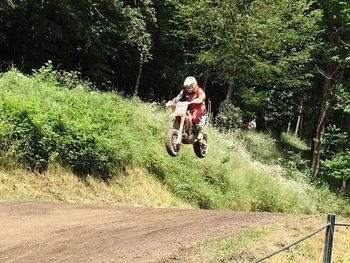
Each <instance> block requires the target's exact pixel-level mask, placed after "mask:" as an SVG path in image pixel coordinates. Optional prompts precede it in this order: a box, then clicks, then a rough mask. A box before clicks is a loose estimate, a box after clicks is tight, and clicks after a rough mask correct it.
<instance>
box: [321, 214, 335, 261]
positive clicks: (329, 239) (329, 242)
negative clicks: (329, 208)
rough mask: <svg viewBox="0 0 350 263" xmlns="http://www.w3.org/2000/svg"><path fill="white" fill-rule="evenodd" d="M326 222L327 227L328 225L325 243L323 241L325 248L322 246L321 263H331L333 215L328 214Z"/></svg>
mask: <svg viewBox="0 0 350 263" xmlns="http://www.w3.org/2000/svg"><path fill="white" fill-rule="evenodd" d="M327 222H328V224H329V225H328V227H327V230H326V241H325V246H324V255H323V263H331V258H332V247H333V235H334V225H335V215H334V214H328V216H327Z"/></svg>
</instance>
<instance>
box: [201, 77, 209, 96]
mask: <svg viewBox="0 0 350 263" xmlns="http://www.w3.org/2000/svg"><path fill="white" fill-rule="evenodd" d="M207 84H208V74H207V73H205V74H204V79H203V83H202V87H201V88H202V90H203V91H204V92H205V90H206V89H207Z"/></svg>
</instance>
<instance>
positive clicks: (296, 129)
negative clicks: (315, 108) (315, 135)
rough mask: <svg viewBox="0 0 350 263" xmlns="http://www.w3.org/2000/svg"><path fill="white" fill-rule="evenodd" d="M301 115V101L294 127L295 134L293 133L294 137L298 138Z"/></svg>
mask: <svg viewBox="0 0 350 263" xmlns="http://www.w3.org/2000/svg"><path fill="white" fill-rule="evenodd" d="M302 114H303V100H301V102H300V106H299V114H298V120H297V125H296V126H295V133H294V135H295V136H298V132H299V126H300V125H301V117H302Z"/></svg>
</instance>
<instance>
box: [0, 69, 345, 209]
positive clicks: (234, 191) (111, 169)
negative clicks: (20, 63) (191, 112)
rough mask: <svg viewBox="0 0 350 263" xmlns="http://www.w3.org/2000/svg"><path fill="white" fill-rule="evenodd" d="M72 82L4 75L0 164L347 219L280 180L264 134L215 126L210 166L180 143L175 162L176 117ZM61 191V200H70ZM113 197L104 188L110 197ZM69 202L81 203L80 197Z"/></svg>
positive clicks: (198, 199)
mask: <svg viewBox="0 0 350 263" xmlns="http://www.w3.org/2000/svg"><path fill="white" fill-rule="evenodd" d="M70 78H73V81H69V82H68V83H69V85H67V80H64V81H62V77H60V74H59V73H58V72H55V71H53V70H52V69H51V70H47V68H43V69H42V70H41V71H39V72H37V73H36V74H35V75H34V76H25V75H22V74H21V73H19V72H18V71H16V70H11V71H9V72H7V73H4V74H2V76H1V78H0V111H1V115H0V123H1V126H0V127H1V128H0V150H1V158H0V164H1V165H2V167H4V169H12V168H11V167H14V166H15V165H14V164H21V166H22V167H24V168H26V169H29V170H30V171H33V172H39V173H44V174H45V173H46V174H49V172H50V169H51V168H52V167H56V166H60V167H63V168H64V169H65V170H67V171H70V172H72V173H74V174H75V175H76V176H77V177H78V178H80V179H81V180H83V182H84V180H85V179H86V178H96V179H98V180H101V182H100V183H99V184H103V183H106V184H107V185H114V184H116V180H117V178H122V177H123V176H126V175H128V174H130V171H134V170H135V169H136V170H138V169H142V170H143V171H144V174H145V176H146V178H147V177H148V176H150V177H152V178H154V180H155V182H158V183H159V184H160V185H163V186H164V189H166V191H168V192H169V193H170V194H171V195H172V196H173V199H174V200H181V202H182V203H185V204H188V205H191V206H192V207H199V208H204V209H234V210H250V211H270V212H287V213H320V212H321V213H326V212H328V211H333V212H336V213H338V214H346V215H349V214H350V211H349V206H348V204H347V203H346V201H345V200H342V199H339V198H337V197H335V196H334V195H333V194H332V193H331V192H330V191H328V190H327V189H321V190H318V189H316V188H315V187H313V186H312V185H310V184H308V183H306V182H305V181H303V180H302V181H298V182H297V181H296V180H287V179H286V178H284V177H283V174H284V173H285V172H284V169H285V168H282V167H281V166H279V165H277V164H276V163H277V162H276V161H275V160H276V159H280V158H282V157H281V156H282V155H281V153H280V152H279V151H278V149H277V147H276V142H275V141H273V140H272V139H270V137H269V136H268V135H267V134H261V133H256V132H248V133H245V132H240V131H236V132H232V133H227V134H222V133H220V132H219V131H218V130H216V129H215V128H213V127H210V126H209V127H207V128H205V132H207V133H208V135H209V140H210V141H209V143H210V146H209V147H210V148H209V155H208V156H207V157H206V158H204V159H198V158H197V157H196V156H195V154H194V152H193V149H192V147H191V145H184V146H183V148H182V150H181V153H180V155H179V156H178V157H176V158H172V157H170V156H169V155H168V154H167V153H166V150H165V146H164V139H165V135H166V132H167V130H168V129H169V128H170V126H171V120H170V118H169V114H170V113H171V110H170V109H166V108H165V107H163V106H162V105H157V104H149V103H142V102H141V101H140V100H139V99H137V98H131V99H125V98H122V97H121V96H120V95H118V94H115V93H112V92H109V93H108V92H106V93H102V92H97V91H94V90H93V89H91V87H89V86H88V85H87V84H86V83H83V82H79V81H78V80H77V79H75V78H74V76H73V77H72V76H70ZM68 80H69V79H68ZM148 178H149V177H148ZM61 183H62V184H64V182H61ZM5 184H6V183H5ZM152 185H155V184H152ZM5 188H6V186H4V189H5ZM88 189H90V190H91V188H88ZM61 191H62V190H60V191H59V195H58V196H62V195H64V194H63V193H62V192H61ZM113 191H115V190H113ZM113 191H112V190H110V191H109V190H108V188H107V189H106V190H105V194H106V196H110V195H112V194H113ZM71 192H74V195H78V194H77V193H76V192H75V191H71ZM78 192H79V191H78ZM14 194H15V192H14ZM0 195H1V193H0ZM68 195H69V194H68ZM2 196H4V195H2ZM56 196H57V195H56ZM130 196H133V195H130ZM150 196H153V195H150ZM26 198H28V196H26ZM52 198H53V199H55V194H53V196H52ZM57 198H62V197H57ZM132 198H135V199H136V198H138V197H137V196H136V195H134V197H132ZM63 199H64V200H69V197H67V196H66V197H64V198H63ZM106 199H108V200H110V198H109V197H108V198H106ZM72 200H80V201H83V200H84V195H82V196H81V197H79V196H75V197H74V198H72ZM100 200H104V199H103V197H100ZM325 200H328V201H327V202H326V201H325ZM130 202H131V203H132V201H130ZM136 203H138V202H136ZM170 203H171V202H170Z"/></svg>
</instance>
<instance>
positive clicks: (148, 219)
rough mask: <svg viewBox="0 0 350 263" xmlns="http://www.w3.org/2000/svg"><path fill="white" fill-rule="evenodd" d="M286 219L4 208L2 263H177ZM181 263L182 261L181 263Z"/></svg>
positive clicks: (46, 205)
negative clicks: (184, 254) (214, 243)
mask: <svg viewBox="0 0 350 263" xmlns="http://www.w3.org/2000/svg"><path fill="white" fill-rule="evenodd" d="M283 218H285V215H283V214H273V213H251V212H233V211H208V210H192V209H165V208H157V209H156V208H126V207H116V206H101V205H98V206H97V205H76V204H65V203H56V202H0V262H65V263H66V262H74V263H76V262H128V263H129V262H172V259H174V261H175V258H176V255H177V254H179V253H180V252H181V251H182V250H184V249H188V248H191V247H193V246H195V245H196V243H197V242H200V241H201V240H203V239H221V238H227V237H230V236H233V235H235V234H236V233H238V232H240V231H242V230H243V229H245V228H248V227H255V226H262V225H265V224H269V223H272V222H276V221H279V220H282V219H283ZM177 262H178V261H177Z"/></svg>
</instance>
